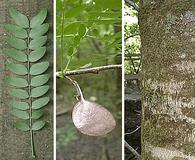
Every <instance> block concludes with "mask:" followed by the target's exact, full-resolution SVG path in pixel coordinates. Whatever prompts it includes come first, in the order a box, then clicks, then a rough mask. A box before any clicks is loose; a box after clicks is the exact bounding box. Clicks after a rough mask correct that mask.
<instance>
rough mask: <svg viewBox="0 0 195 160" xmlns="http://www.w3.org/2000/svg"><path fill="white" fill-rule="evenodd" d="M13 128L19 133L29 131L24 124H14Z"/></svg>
mask: <svg viewBox="0 0 195 160" xmlns="http://www.w3.org/2000/svg"><path fill="white" fill-rule="evenodd" d="M15 127H16V128H17V129H19V130H21V131H29V130H30V127H29V126H28V125H27V124H26V123H24V122H18V123H16V124H15Z"/></svg>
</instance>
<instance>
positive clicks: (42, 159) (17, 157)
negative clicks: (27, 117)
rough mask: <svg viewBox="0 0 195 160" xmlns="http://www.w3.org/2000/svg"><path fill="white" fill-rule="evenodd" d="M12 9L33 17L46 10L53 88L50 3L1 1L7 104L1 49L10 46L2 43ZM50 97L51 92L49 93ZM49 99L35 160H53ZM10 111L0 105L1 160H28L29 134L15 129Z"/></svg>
mask: <svg viewBox="0 0 195 160" xmlns="http://www.w3.org/2000/svg"><path fill="white" fill-rule="evenodd" d="M10 7H14V8H16V9H17V10H19V11H20V12H23V13H24V14H26V15H28V16H30V17H33V16H34V15H35V14H37V13H38V11H39V10H40V9H41V8H43V7H46V8H48V12H49V16H48V18H47V20H46V21H47V22H48V23H50V30H49V32H48V42H47V48H48V50H47V54H46V56H45V57H44V58H45V59H47V60H49V61H50V66H51V67H50V69H49V70H48V73H49V74H51V79H50V88H52V87H53V85H52V84H53V82H52V76H53V68H52V63H53V29H52V28H53V26H52V24H53V18H52V17H53V4H52V1H50V0H44V1H41V2H40V1H39V0H36V1H35V0H1V1H0V70H1V71H0V89H1V90H3V93H2V94H0V99H1V100H3V101H9V99H10V98H11V97H9V96H8V95H7V94H6V92H5V88H4V87H5V86H4V83H3V78H4V77H5V75H6V74H7V73H8V71H6V67H5V65H6V61H7V60H8V59H6V57H5V55H4V50H5V49H6V48H7V47H9V46H7V45H6V44H5V43H4V38H5V36H6V31H5V30H4V25H5V24H7V23H10V22H11V18H10V16H9V13H8V9H9V8H10ZM49 95H50V97H52V95H53V93H52V91H50V92H49ZM52 106H53V105H52V100H51V101H50V103H49V104H48V105H47V106H46V107H45V115H44V119H45V120H46V121H47V126H46V127H45V128H44V129H42V130H41V131H37V132H35V133H34V138H35V148H36V155H37V158H36V159H37V160H51V159H53V158H52V157H53V124H52V123H53V109H52ZM10 110H11V108H10V107H9V106H7V105H5V104H4V103H3V102H1V104H0V144H1V145H0V157H1V158H0V159H2V160H27V159H31V146H30V134H29V133H28V132H21V131H19V130H17V129H15V128H14V126H13V125H14V122H15V121H16V119H15V118H14V117H13V116H12V115H11V114H10Z"/></svg>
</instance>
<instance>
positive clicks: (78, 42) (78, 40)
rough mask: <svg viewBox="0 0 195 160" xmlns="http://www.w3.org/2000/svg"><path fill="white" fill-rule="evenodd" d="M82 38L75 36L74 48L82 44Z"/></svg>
mask: <svg viewBox="0 0 195 160" xmlns="http://www.w3.org/2000/svg"><path fill="white" fill-rule="evenodd" d="M80 40H81V37H80V36H75V37H74V46H75V47H77V46H78V45H79V44H80Z"/></svg>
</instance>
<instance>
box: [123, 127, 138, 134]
mask: <svg viewBox="0 0 195 160" xmlns="http://www.w3.org/2000/svg"><path fill="white" fill-rule="evenodd" d="M140 128H141V126H138V127H137V128H136V129H135V130H133V131H132V132H130V133H125V135H131V134H133V133H135V132H137V131H138V130H139V129H140Z"/></svg>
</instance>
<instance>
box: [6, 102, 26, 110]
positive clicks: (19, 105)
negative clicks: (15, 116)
mask: <svg viewBox="0 0 195 160" xmlns="http://www.w3.org/2000/svg"><path fill="white" fill-rule="evenodd" d="M9 105H10V106H12V107H14V108H17V109H19V110H27V109H29V104H28V103H26V102H21V101H16V100H11V101H9Z"/></svg>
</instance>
